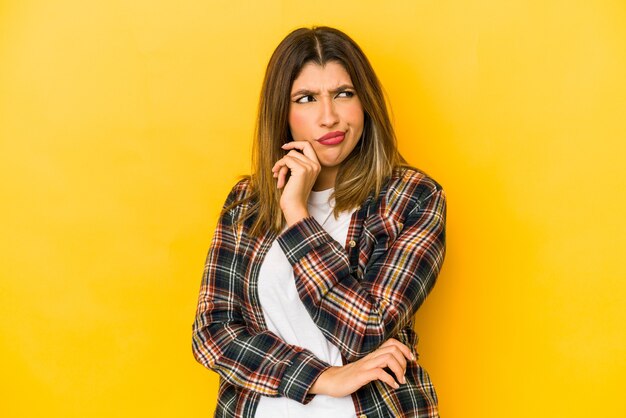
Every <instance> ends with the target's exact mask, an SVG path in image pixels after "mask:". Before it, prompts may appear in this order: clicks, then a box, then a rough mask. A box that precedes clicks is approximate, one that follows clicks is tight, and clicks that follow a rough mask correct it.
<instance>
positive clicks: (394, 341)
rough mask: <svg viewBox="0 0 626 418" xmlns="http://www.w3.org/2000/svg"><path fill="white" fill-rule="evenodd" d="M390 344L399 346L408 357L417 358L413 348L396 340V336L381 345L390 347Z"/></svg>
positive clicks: (410, 358)
mask: <svg viewBox="0 0 626 418" xmlns="http://www.w3.org/2000/svg"><path fill="white" fill-rule="evenodd" d="M389 346H393V347H397V348H398V349H399V350H400V351H401V352H402V354H403V355H404V357H406V358H407V359H409V360H415V356H414V355H413V353H412V352H411V349H410V348H409V347H407V346H406V345H404V344H402V343H401V342H400V341H398V340H396V339H395V338H389V339H388V340H387V341H385V342H384V343H383V344H382V345H381V347H389Z"/></svg>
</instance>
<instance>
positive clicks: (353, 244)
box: [348, 240, 367, 418]
mask: <svg viewBox="0 0 626 418" xmlns="http://www.w3.org/2000/svg"><path fill="white" fill-rule="evenodd" d="M348 245H349V246H350V248H354V247H356V241H354V240H351V241H350V242H349V243H348ZM363 417H365V416H364V415H361V417H359V418H363ZM365 418H367V417H365Z"/></svg>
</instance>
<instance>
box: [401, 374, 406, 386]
mask: <svg viewBox="0 0 626 418" xmlns="http://www.w3.org/2000/svg"><path fill="white" fill-rule="evenodd" d="M401 382H402V384H403V385H404V384H405V383H406V377H404V376H402V380H401Z"/></svg>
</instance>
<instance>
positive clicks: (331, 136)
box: [317, 131, 346, 145]
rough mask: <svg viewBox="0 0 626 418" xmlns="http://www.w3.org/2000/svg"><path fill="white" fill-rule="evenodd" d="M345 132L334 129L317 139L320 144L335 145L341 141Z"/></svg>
mask: <svg viewBox="0 0 626 418" xmlns="http://www.w3.org/2000/svg"><path fill="white" fill-rule="evenodd" d="M345 136H346V133H345V132H342V131H335V132H330V133H327V134H326V135H324V136H322V137H321V138H319V139H318V140H317V142H319V143H320V144H322V145H337V144H339V143H341V142H342V141H343V139H344V138H345Z"/></svg>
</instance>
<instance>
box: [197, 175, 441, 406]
mask: <svg viewBox="0 0 626 418" xmlns="http://www.w3.org/2000/svg"><path fill="white" fill-rule="evenodd" d="M249 193H250V183H249V181H248V180H242V181H241V182H239V183H238V184H237V185H236V186H235V187H234V188H233V189H232V191H231V193H230V194H229V196H228V198H227V200H226V204H225V207H226V206H229V205H230V204H231V203H233V202H235V201H237V200H240V199H243V198H245V197H246V196H248V195H249ZM250 204H251V203H250V202H248V203H243V204H241V205H238V206H236V207H234V208H232V209H230V210H229V211H227V212H225V213H223V214H222V216H221V217H220V219H219V222H218V225H217V229H216V231H215V235H214V237H213V240H212V243H211V247H210V249H209V253H208V256H207V260H206V266H205V270H204V275H203V278H202V285H201V288H200V295H199V299H198V307H197V313H196V318H195V322H194V324H193V353H194V356H195V358H196V359H197V360H198V362H200V363H201V364H203V365H204V366H206V367H207V368H209V369H211V370H214V371H215V372H217V373H218V374H219V375H220V386H219V391H218V405H217V409H216V411H215V416H216V417H246V418H252V417H254V414H255V410H256V406H257V404H258V401H259V398H260V396H261V395H264V396H285V397H287V398H290V399H294V400H296V401H298V402H301V403H304V404H306V403H308V402H310V401H311V399H313V396H314V395H311V394H308V391H309V389H310V388H311V386H312V385H313V383H314V382H315V380H316V379H317V377H318V376H319V375H320V374H321V373H322V372H323V371H324V370H326V369H327V368H329V367H330V365H329V364H327V363H324V362H322V361H321V360H319V359H318V358H317V357H315V356H314V355H313V353H311V352H310V351H309V350H306V349H304V348H302V347H298V346H294V345H289V344H287V343H285V342H284V341H283V340H282V339H281V338H280V337H278V336H277V335H276V334H274V333H272V332H271V331H269V330H268V329H267V326H266V324H265V319H264V317H263V312H262V310H261V305H260V303H259V297H258V291H257V285H258V275H259V268H260V266H261V263H262V261H263V258H264V256H265V254H266V253H267V251H268V250H269V248H270V246H271V245H272V242H273V241H274V240H275V239H277V240H278V243H279V244H280V246H281V248H282V249H283V251H284V252H285V255H286V256H287V259H288V260H289V262H290V263H291V265H292V266H293V270H294V277H295V280H296V288H297V289H298V293H299V295H300V299H301V300H302V302H303V303H304V306H305V307H306V309H307V310H308V312H309V313H310V315H311V318H312V319H313V321H314V322H315V323H316V325H317V326H318V327H319V329H320V330H321V331H322V333H323V334H324V335H325V336H326V338H327V339H328V340H329V341H330V342H332V343H333V344H334V345H335V346H337V347H338V348H339V350H340V352H341V353H342V357H343V360H344V364H345V363H347V362H353V361H355V360H358V359H359V358H361V357H363V356H365V355H366V354H368V353H370V352H372V351H374V350H375V349H376V348H378V347H379V346H380V345H381V344H382V343H383V342H385V341H386V340H387V339H388V338H390V337H394V338H397V339H398V340H399V341H401V342H402V343H404V344H406V345H408V346H409V347H410V348H411V349H412V350H413V353H414V355H415V357H416V358H417V352H415V351H414V350H415V349H414V347H415V345H416V344H417V340H418V338H417V335H416V334H415V332H414V331H413V329H412V325H413V315H414V314H415V312H416V310H417V309H418V308H419V306H420V305H421V304H422V302H423V301H424V299H425V298H426V296H427V295H428V293H429V291H430V290H431V288H432V287H433V285H434V283H435V280H436V278H437V275H438V274H439V271H440V269H441V265H442V263H443V259H444V254H445V216H446V202H445V194H444V192H443V189H442V188H441V186H440V185H439V184H437V183H436V182H435V181H434V180H432V179H431V178H429V177H428V176H426V175H425V174H424V173H421V172H418V171H415V170H412V169H406V170H399V171H398V172H397V173H396V174H394V176H393V177H392V178H391V179H390V180H389V181H387V183H386V185H385V187H384V188H383V190H382V191H381V193H380V194H379V196H378V197H377V198H376V199H374V196H373V195H371V196H370V197H369V198H368V199H367V200H366V201H365V202H364V203H363V205H362V206H361V208H360V209H359V210H357V211H356V212H354V214H353V215H352V219H351V222H350V227H349V229H348V236H347V240H346V241H347V243H346V244H345V245H342V244H340V243H339V242H337V241H335V240H333V239H332V238H331V237H330V235H328V233H326V232H325V231H324V229H322V227H321V226H320V225H319V224H318V223H317V221H315V219H313V218H312V217H309V218H305V219H303V220H301V221H299V222H297V223H296V224H294V225H292V226H291V227H289V228H288V229H287V230H286V231H284V232H282V233H281V234H280V235H276V234H275V233H273V232H267V233H266V234H265V235H264V236H263V237H261V238H253V237H250V236H249V235H248V234H247V231H249V229H250V227H251V226H252V221H253V220H252V219H248V220H246V221H245V222H243V223H242V222H237V220H238V218H239V217H240V215H241V214H242V211H243V210H245V209H246V208H247V207H249V205H250ZM405 377H406V384H403V385H401V386H400V388H399V389H393V388H391V387H389V386H388V385H387V384H385V383H382V382H380V381H374V382H371V383H369V384H367V385H365V386H363V387H362V388H360V389H359V390H357V391H356V392H355V393H354V394H353V395H352V399H353V401H354V405H355V409H356V412H357V417H368V418H372V417H438V416H439V415H438V410H437V395H436V393H435V389H434V387H433V385H432V383H431V381H430V378H429V376H428V374H427V373H426V371H425V370H424V369H423V368H422V367H421V366H420V365H419V364H418V363H417V361H409V362H408V363H407V369H406V376H405Z"/></svg>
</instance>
